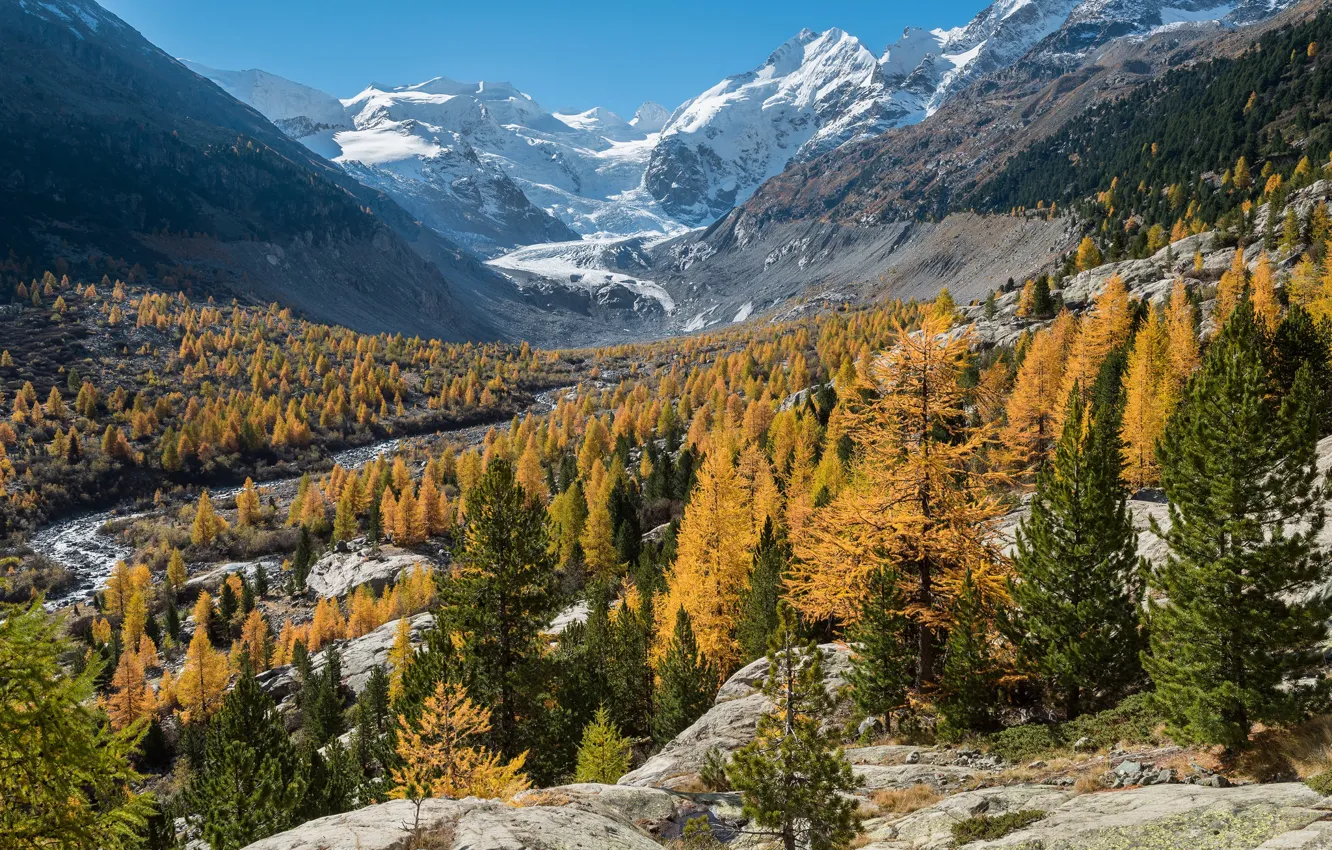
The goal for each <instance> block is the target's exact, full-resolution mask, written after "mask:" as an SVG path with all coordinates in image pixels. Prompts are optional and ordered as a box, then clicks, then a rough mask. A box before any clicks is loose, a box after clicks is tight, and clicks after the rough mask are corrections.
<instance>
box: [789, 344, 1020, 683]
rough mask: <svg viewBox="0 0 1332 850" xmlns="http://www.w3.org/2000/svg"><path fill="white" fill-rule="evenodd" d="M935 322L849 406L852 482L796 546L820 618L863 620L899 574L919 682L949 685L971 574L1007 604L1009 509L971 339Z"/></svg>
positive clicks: (888, 357) (801, 596) (797, 591)
mask: <svg viewBox="0 0 1332 850" xmlns="http://www.w3.org/2000/svg"><path fill="white" fill-rule="evenodd" d="M944 330H945V327H944V326H943V325H942V324H941V323H938V322H936V321H934V320H932V319H929V318H927V319H926V320H925V321H924V323H923V325H922V327H921V330H920V331H919V332H918V333H912V332H910V331H909V330H908V329H907V328H905V327H902V326H899V328H898V331H897V335H896V340H895V343H894V345H893V347H892V348H891V349H890V350H889V351H888V352H887V353H886V354H885V355H884V357H883V358H881V359H880V360H879V361H878V362H876V363H875V364H874V367H873V368H872V369H871V374H870V379H869V381H868V385H867V386H866V387H865V390H866V392H863V393H861V394H860V395H861V397H862V398H863V399H864V400H863V401H862V402H860V403H859V404H855V405H849V406H848V411H847V415H848V418H849V419H850V421H851V424H850V425H849V426H848V433H850V434H853V435H854V437H855V442H856V446H855V453H854V456H853V459H852V468H851V476H850V481H849V483H848V484H847V486H846V488H845V489H843V490H842V492H841V493H840V494H839V495H838V496H837V498H835V499H834V500H833V501H832V502H831V503H829V504H828V505H826V506H825V507H823V508H820V509H818V510H816V511H815V512H814V514H813V516H812V517H811V518H810V521H809V522H808V524H807V525H806V527H805V528H803V529H802V530H800V532H799V533H797V534H796V535H795V537H794V539H793V544H794V551H795V555H796V561H795V563H794V564H793V565H792V568H791V575H790V579H789V581H788V587H789V591H790V594H791V598H792V601H793V602H794V603H795V605H796V606H797V607H798V608H800V610H801V611H803V612H804V613H805V614H806V615H807V616H809V617H811V618H814V619H822V618H828V617H832V618H836V619H837V620H839V621H841V622H843V623H849V622H853V621H855V619H856V618H857V616H858V613H859V611H858V601H859V600H860V599H861V597H862V596H863V595H864V593H865V592H866V591H867V589H868V586H869V582H870V580H871V578H872V577H873V576H875V575H876V574H878V573H879V572H880V571H881V570H883V569H884V568H885V567H889V566H891V567H892V568H894V569H895V571H896V572H897V574H898V575H899V576H900V577H901V580H902V582H903V584H904V586H903V588H902V590H903V593H904V596H905V597H906V598H907V599H908V600H909V601H908V604H907V606H906V608H905V610H904V612H903V613H904V614H905V615H906V616H907V617H909V618H911V619H912V620H914V621H915V622H916V623H917V625H918V629H917V630H916V631H917V639H918V646H917V664H918V668H917V679H918V682H919V683H921V684H932V683H934V682H935V681H937V679H938V676H939V672H940V665H941V661H942V659H941V650H942V644H943V637H944V635H945V634H946V633H947V630H948V627H949V625H950V622H951V611H952V609H953V606H952V604H951V603H952V600H953V598H954V597H955V596H956V594H957V593H958V590H959V589H960V586H961V583H962V581H963V579H964V577H965V576H966V575H967V574H968V573H970V574H971V576H972V578H973V580H974V581H975V582H976V583H977V585H979V586H982V587H984V588H985V591H986V592H987V593H990V594H995V595H996V596H997V597H999V598H1002V596H1003V595H1004V594H1005V592H1006V590H1005V588H1006V583H1007V573H1008V570H1007V563H1006V561H1005V560H1004V558H1003V557H1002V555H1001V554H1000V551H999V545H998V541H997V539H996V537H995V531H994V527H993V522H994V520H995V519H996V518H997V517H998V516H1000V515H1001V514H1002V513H1003V510H1004V509H1003V507H1002V505H1001V504H1000V502H999V501H998V499H997V498H996V497H995V496H994V495H993V493H992V489H993V483H994V476H993V475H992V474H990V473H987V472H985V471H984V463H983V459H984V452H985V450H986V449H987V447H988V445H989V443H990V442H991V440H992V431H991V429H990V428H989V427H988V426H980V427H977V428H970V427H967V426H966V425H965V424H963V423H965V422H966V421H967V417H966V408H967V403H968V396H967V390H966V389H964V388H963V386H962V375H963V373H964V371H965V368H966V365H967V359H968V352H969V348H970V343H971V339H970V333H964V334H959V335H956V336H953V335H948V334H944V333H943V331H944Z"/></svg>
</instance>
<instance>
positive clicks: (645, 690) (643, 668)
mask: <svg viewBox="0 0 1332 850" xmlns="http://www.w3.org/2000/svg"><path fill="white" fill-rule="evenodd" d="M640 599H641V600H642V601H641V604H640V605H639V606H638V607H630V606H627V605H621V606H620V607H619V609H617V610H616V612H615V618H614V620H613V621H612V622H611V624H610V635H609V641H608V647H609V648H608V651H607V657H606V679H607V682H606V685H607V691H608V692H609V694H610V706H611V718H612V719H613V720H614V721H615V723H616V724H617V725H618V726H619V727H620V728H621V729H622V730H624V732H625V734H626V735H629V736H630V737H632V738H650V737H651V735H652V693H653V681H652V680H653V674H652V663H651V660H650V658H649V654H650V651H651V646H652V603H651V599H650V598H648V597H646V596H643V595H641V594H640Z"/></svg>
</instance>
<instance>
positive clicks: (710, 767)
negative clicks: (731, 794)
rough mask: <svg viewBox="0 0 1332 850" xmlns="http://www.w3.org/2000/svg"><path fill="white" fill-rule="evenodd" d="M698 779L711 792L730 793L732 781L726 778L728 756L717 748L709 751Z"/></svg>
mask: <svg viewBox="0 0 1332 850" xmlns="http://www.w3.org/2000/svg"><path fill="white" fill-rule="evenodd" d="M698 778H699V780H700V781H701V782H702V783H703V787H704V788H707V789H708V790H709V791H730V790H731V780H730V779H729V778H728V777H727V776H726V754H725V753H723V752H722V751H721V750H720V749H719V748H717V747H713V748H712V749H710V750H708V754H707V756H706V757H705V758H704V760H703V770H701V771H700V772H699V774H698Z"/></svg>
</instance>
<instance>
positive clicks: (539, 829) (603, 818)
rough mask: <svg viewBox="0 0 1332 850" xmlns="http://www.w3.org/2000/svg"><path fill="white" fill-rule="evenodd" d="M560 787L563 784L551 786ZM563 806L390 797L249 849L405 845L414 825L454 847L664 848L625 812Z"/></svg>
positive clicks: (384, 849)
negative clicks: (416, 803) (418, 804)
mask: <svg viewBox="0 0 1332 850" xmlns="http://www.w3.org/2000/svg"><path fill="white" fill-rule="evenodd" d="M552 790H558V789H552ZM614 811H615V810H614V809H613V808H609V807H608V808H607V809H606V810H605V813H603V812H599V811H591V810H589V809H586V808H579V807H576V806H566V805H531V806H528V805H523V804H518V805H509V804H506V803H501V802H499V801H496V800H476V799H470V798H469V799H466V800H442V799H440V800H426V801H424V802H423V803H422V804H421V808H420V813H419V814H420V818H419V821H418V820H417V819H416V816H417V812H416V809H415V806H414V804H413V803H412V802H411V801H409V800H393V801H391V802H388V803H382V804H380V805H377V806H369V807H367V808H364V809H358V810H357V811H354V812H348V813H346V814H341V815H331V816H329V817H325V818H319V819H318V820H313V821H310V822H308V823H304V824H302V825H300V826H298V827H296V828H295V829H291V830H288V831H287V832H283V833H280V834H278V835H274V836H272V837H270V838H265V839H264V840H262V841H257V842H255V843H254V844H251V845H250V846H249V848H247V850H334V848H336V850H352V848H355V850H406V848H407V847H408V846H409V844H410V839H411V838H412V832H413V829H412V828H413V825H418V826H419V827H420V829H421V831H422V832H423V833H424V834H425V835H426V836H428V837H429V840H430V841H432V842H433V843H431V844H430V845H429V846H431V847H437V848H453V850H464V848H465V850H575V848H576V850H660V845H659V844H657V843H656V842H655V841H653V840H652V839H651V838H650V837H648V835H647V833H645V832H643V831H642V830H640V829H639V828H638V827H636V826H634V824H633V823H632V822H631V821H630V820H629V819H628V818H627V817H625V816H623V815H618V814H612V813H614Z"/></svg>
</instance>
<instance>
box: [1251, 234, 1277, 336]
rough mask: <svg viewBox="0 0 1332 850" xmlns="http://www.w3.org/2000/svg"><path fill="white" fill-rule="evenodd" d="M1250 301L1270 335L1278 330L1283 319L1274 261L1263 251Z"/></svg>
mask: <svg viewBox="0 0 1332 850" xmlns="http://www.w3.org/2000/svg"><path fill="white" fill-rule="evenodd" d="M1249 300H1250V301H1252V303H1253V315H1254V318H1256V319H1257V320H1258V321H1259V323H1261V324H1262V326H1263V327H1264V328H1266V329H1267V331H1268V333H1271V332H1272V331H1274V330H1276V326H1277V322H1278V321H1280V318H1281V304H1280V303H1279V302H1278V301H1277V294H1276V274H1275V272H1274V271H1273V270H1272V260H1271V258H1270V257H1268V256H1267V252H1266V251H1263V252H1262V253H1260V254H1259V255H1258V261H1257V262H1256V263H1255V264H1254V267H1253V283H1252V285H1251V289H1250V290H1249Z"/></svg>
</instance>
